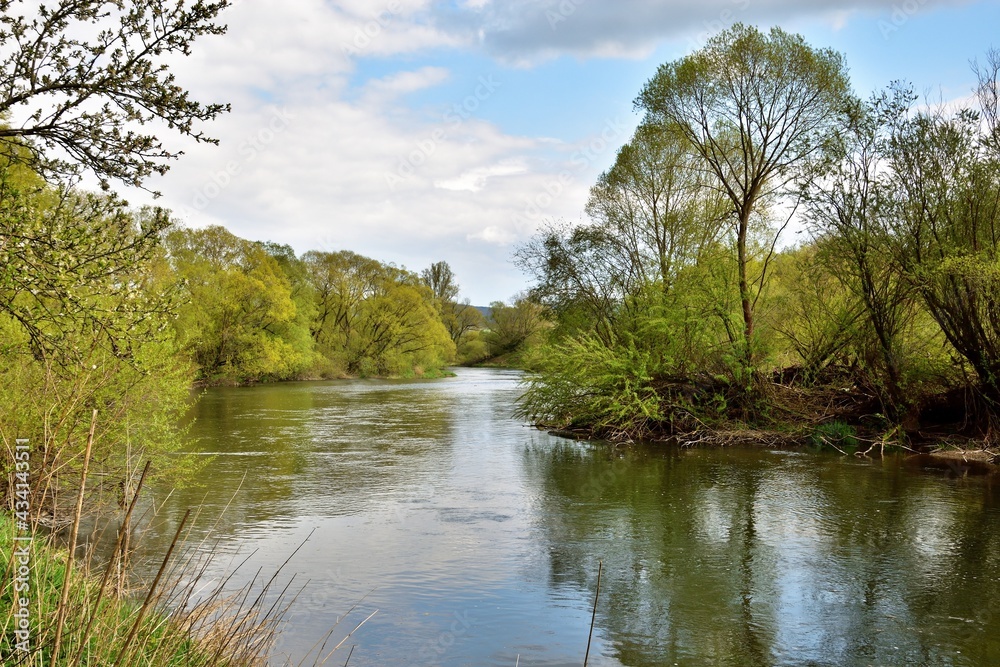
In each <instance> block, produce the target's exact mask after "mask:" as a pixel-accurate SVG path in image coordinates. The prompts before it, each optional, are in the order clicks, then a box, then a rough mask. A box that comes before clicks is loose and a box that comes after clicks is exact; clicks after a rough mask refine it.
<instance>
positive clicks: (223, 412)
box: [144, 370, 1000, 667]
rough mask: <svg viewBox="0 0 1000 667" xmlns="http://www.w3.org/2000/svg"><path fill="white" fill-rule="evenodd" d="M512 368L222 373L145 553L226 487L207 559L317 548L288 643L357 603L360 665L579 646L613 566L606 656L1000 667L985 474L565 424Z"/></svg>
mask: <svg viewBox="0 0 1000 667" xmlns="http://www.w3.org/2000/svg"><path fill="white" fill-rule="evenodd" d="M518 378H519V376H518V374H516V373H511V372H503V371H489V370H461V371H460V372H459V377H457V378H452V379H447V380H440V381H428V382H385V381H362V382H324V383H299V384H284V385H276V386H263V387H253V388H240V389H213V390H211V391H208V392H206V394H205V396H204V397H203V398H202V400H201V402H200V403H199V404H198V406H197V408H196V411H197V412H196V416H197V420H196V421H195V422H194V423H193V425H192V427H191V438H192V447H193V448H195V449H196V450H197V451H199V452H201V453H204V454H205V455H206V461H208V463H207V465H206V467H205V470H204V471H203V473H202V477H201V481H202V482H203V484H202V486H201V487H200V488H189V489H181V490H173V491H172V494H171V495H170V496H169V498H168V499H167V502H166V505H165V507H164V510H163V512H162V513H161V515H160V519H158V520H157V522H155V523H154V526H153V530H152V532H151V533H150V537H149V539H147V541H146V543H145V545H144V549H146V550H147V553H150V554H157V553H162V551H163V549H164V544H165V542H166V541H168V540H169V538H170V536H171V535H172V532H173V527H174V524H175V522H176V521H177V520H179V517H180V516H181V515H182V514H183V511H184V510H185V509H186V508H187V507H189V506H193V505H197V504H200V503H202V501H204V505H205V507H204V508H203V509H202V512H201V515H200V516H199V518H198V519H197V521H196V525H195V533H196V536H198V535H203V534H207V533H208V532H209V530H210V528H211V527H212V526H213V524H215V522H216V518H217V516H218V515H219V514H220V513H222V510H223V508H224V507H225V506H226V505H229V507H228V509H227V510H226V512H225V515H224V519H223V522H222V523H221V524H220V525H218V526H217V527H216V530H215V534H216V536H217V537H218V538H219V539H220V540H221V542H220V545H219V549H220V551H221V553H222V554H223V556H224V557H223V558H221V559H220V564H219V565H218V566H217V567H216V568H214V569H211V570H210V571H209V576H211V577H221V576H222V568H223V566H224V565H226V564H227V563H229V562H236V561H239V560H241V559H243V558H246V557H249V562H248V564H247V566H246V568H245V569H246V571H247V572H248V576H250V575H252V574H253V573H254V572H256V571H257V568H258V567H260V568H263V569H264V571H270V570H272V569H273V568H275V567H277V566H279V565H280V564H281V563H282V562H283V561H284V560H285V559H286V558H287V557H288V555H289V554H291V553H292V552H293V551H294V550H295V549H296V548H298V547H300V546H301V547H302V548H301V549H300V550H299V551H298V553H296V555H295V557H294V558H293V559H292V561H291V562H290V563H289V565H288V570H287V574H288V575H289V576H290V575H291V573H293V572H294V573H296V574H297V575H298V578H299V580H300V581H305V580H309V582H310V583H309V585H308V586H307V587H306V590H305V591H304V592H303V594H302V595H301V596H300V599H299V601H298V603H297V606H296V607H294V608H293V610H292V614H291V616H290V623H289V625H288V626H287V628H286V632H285V633H284V634H283V636H282V639H281V642H280V645H279V649H280V651H281V652H284V653H286V654H288V655H290V656H292V658H293V661H294V660H297V658H298V657H301V656H302V655H303V654H304V653H305V652H306V651H307V650H308V649H309V647H311V646H312V645H313V643H314V642H315V641H316V639H317V638H319V637H320V636H322V634H323V633H324V632H325V631H326V630H328V629H329V628H330V627H331V626H332V625H333V624H334V623H335V622H336V620H337V618H338V617H340V616H341V615H342V614H344V613H345V612H346V611H347V610H348V609H349V608H350V606H351V604H353V603H354V602H357V601H359V600H361V601H362V602H361V604H360V605H359V608H358V611H357V613H358V614H360V617H359V618H357V619H356V620H360V619H361V618H364V616H366V615H367V614H368V613H371V612H372V611H374V610H375V609H379V613H378V615H376V616H375V617H374V618H373V619H372V620H371V621H370V622H369V623H368V624H366V625H365V626H364V628H363V629H362V631H360V632H359V633H358V635H357V636H356V637H355V638H352V643H353V642H355V641H356V643H357V644H358V648H357V650H356V651H355V653H354V654H353V656H352V658H351V664H352V665H356V666H360V667H365V666H372V667H374V666H384V665H408V664H414V665H432V664H433V665H455V666H457V665H498V666H499V665H505V666H509V665H513V664H514V663H515V661H517V660H519V661H520V664H521V665H532V666H537V665H549V666H556V665H579V664H581V662H582V656H583V650H584V648H585V646H586V642H587V633H588V630H589V623H590V605H591V603H592V600H593V591H594V587H595V584H596V581H595V578H596V574H597V563H598V561H599V560H603V561H604V566H605V569H604V579H603V586H602V588H603V590H602V595H601V603H600V605H599V609H598V617H597V628H596V633H595V635H596V636H595V640H594V647H593V648H592V653H591V664H592V665H602V666H604V667H608V666H612V667H613V666H616V665H634V666H636V667H640V666H642V667H645V666H652V665H673V664H677V665H706V664H713V665H741V666H742V665H869V664H876V665H904V664H905V665H909V664H923V665H956V666H957V665H987V664H1000V616H998V615H997V613H996V611H997V607H996V605H995V603H994V601H995V600H997V599H1000V598H998V595H1000V562H998V558H1000V556H998V554H1000V543H998V540H1000V511H998V504H997V493H996V491H995V490H994V488H993V487H992V485H991V482H990V481H989V480H987V479H946V478H944V477H941V476H935V475H924V474H920V473H918V472H914V471H912V470H907V469H905V468H904V467H903V466H901V465H899V462H898V461H895V460H887V461H885V462H881V463H870V462H863V461H856V460H853V459H844V458H840V457H823V456H816V455H803V454H795V453H782V452H766V451H752V450H678V449H664V448H659V447H630V448H615V447H610V446H606V445H588V444H581V443H571V442H568V441H565V440H560V439H557V438H553V437H550V436H548V435H546V434H544V433H540V432H538V431H535V430H533V429H530V428H527V427H525V426H524V425H523V424H520V423H518V422H517V421H516V420H513V419H511V417H510V415H511V414H512V412H513V407H514V400H515V399H516V397H517V395H518V391H519V388H518V384H517V382H518ZM168 491H171V490H169V489H160V490H158V491H157V494H158V499H163V498H164V497H165V496H166V494H167V492H168ZM307 537H308V538H309V539H308V541H305V540H306V538H307ZM303 542H305V543H304V544H303ZM235 580H236V581H239V577H237V578H236V579H235ZM351 627H353V626H351ZM348 629H349V628H345V630H344V632H346V631H347V630H348ZM341 636H342V635H341ZM336 640H339V637H337V638H335V641H336ZM595 655H596V658H595ZM343 659H346V657H345V658H342V659H341V660H343ZM332 662H336V660H334V661H332Z"/></svg>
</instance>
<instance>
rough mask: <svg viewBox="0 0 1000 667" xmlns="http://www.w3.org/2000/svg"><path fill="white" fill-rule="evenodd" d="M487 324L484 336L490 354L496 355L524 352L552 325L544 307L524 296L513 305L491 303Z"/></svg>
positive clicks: (499, 302) (535, 343)
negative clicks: (547, 319) (546, 317)
mask: <svg viewBox="0 0 1000 667" xmlns="http://www.w3.org/2000/svg"><path fill="white" fill-rule="evenodd" d="M487 327H488V329H487V330H486V332H485V333H484V335H483V339H484V341H485V343H486V346H487V349H488V351H489V356H490V357H493V358H495V357H502V356H507V355H520V354H523V353H524V352H526V351H527V350H528V349H529V348H531V347H532V346H534V345H537V344H538V343H539V342H540V339H541V336H542V334H543V333H544V332H545V331H546V330H547V329H549V328H550V327H551V325H550V323H549V322H548V321H546V319H545V307H544V306H542V305H541V304H539V303H537V302H535V301H533V300H532V299H530V298H529V297H527V296H524V295H521V296H517V297H515V298H514V302H513V303H512V304H510V305H507V304H506V303H503V302H502V301H494V302H493V303H491V304H490V319H489V322H488V323H487Z"/></svg>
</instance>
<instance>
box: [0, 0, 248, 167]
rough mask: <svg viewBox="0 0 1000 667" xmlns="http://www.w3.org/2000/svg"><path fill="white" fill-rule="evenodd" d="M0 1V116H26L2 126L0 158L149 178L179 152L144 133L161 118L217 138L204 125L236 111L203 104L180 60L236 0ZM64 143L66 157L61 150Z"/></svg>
mask: <svg viewBox="0 0 1000 667" xmlns="http://www.w3.org/2000/svg"><path fill="white" fill-rule="evenodd" d="M11 4H12V3H11V2H3V3H0V10H2V11H0V47H2V52H3V54H4V55H3V59H2V64H0V90H2V91H3V93H2V94H0V117H6V116H7V114H8V113H9V112H10V111H11V110H12V109H14V108H17V109H19V116H20V117H21V118H23V119H24V122H23V123H18V124H17V125H12V126H9V127H8V126H3V127H0V157H2V158H4V159H5V160H11V161H15V162H22V163H26V164H28V165H30V166H31V167H32V168H33V169H35V170H38V171H40V172H41V173H44V174H46V176H49V175H55V176H73V175H76V174H78V173H79V171H80V168H81V167H82V168H85V169H89V170H90V171H91V172H93V173H94V174H95V175H97V177H98V178H100V179H101V182H102V184H104V185H105V187H107V182H108V180H109V179H113V180H118V181H123V182H125V183H127V184H129V185H141V183H142V182H143V180H144V179H145V178H146V177H148V176H149V175H150V174H154V173H157V174H162V173H164V172H165V171H166V170H167V168H168V167H167V164H166V162H167V161H168V160H171V159H174V158H176V157H177V156H178V155H180V153H179V152H176V151H170V150H168V149H166V148H164V146H163V144H162V143H161V141H160V139H158V138H157V137H156V136H154V135H152V134H148V133H144V132H143V131H142V130H143V129H144V126H146V125H148V124H150V123H153V124H161V125H162V126H163V127H168V128H169V129H170V130H171V131H174V132H177V133H179V134H182V135H186V136H188V137H191V138H193V139H194V140H195V141H201V142H209V143H217V142H216V140H214V139H211V138H209V137H207V136H205V135H204V134H203V133H202V131H201V130H200V129H198V127H197V126H196V123H199V122H202V121H209V120H212V119H214V118H216V117H217V116H218V115H220V114H221V113H223V112H225V111H228V109H229V106H228V105H223V104H207V105H206V104H201V103H199V102H197V101H195V100H193V99H191V96H190V94H189V93H188V91H186V90H184V88H182V87H181V86H180V85H178V83H177V81H176V80H175V77H174V74H173V73H172V70H171V68H172V67H173V65H174V64H175V63H174V58H176V57H177V56H179V55H188V54H189V53H190V48H191V44H192V43H193V42H194V41H195V40H196V39H197V38H198V37H201V36H203V35H219V34H222V33H224V32H225V26H223V25H220V24H217V23H215V22H214V21H215V19H216V17H217V16H218V14H219V12H220V11H222V10H223V9H224V8H225V7H227V6H228V5H229V4H230V3H228V2H226V1H225V0H222V1H220V2H204V1H202V0H196V1H195V2H190V1H189V0H181V1H179V2H173V3H170V4H169V5H165V4H164V3H160V2H145V1H143V2H134V3H131V4H130V5H129V6H128V9H127V10H126V9H124V8H123V6H122V5H121V3H117V2H110V1H109V0H52V1H47V2H43V3H39V4H38V5H36V7H37V10H36V11H31V10H30V9H27V8H26V7H25V6H24V5H22V4H21V3H18V4H17V5H16V7H17V9H14V8H12V7H11ZM54 148H55V149H60V150H61V152H62V154H63V155H64V156H66V157H62V156H59V155H58V154H53V153H55V151H52V149H54Z"/></svg>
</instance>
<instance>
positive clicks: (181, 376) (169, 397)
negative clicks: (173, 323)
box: [0, 168, 193, 519]
mask: <svg viewBox="0 0 1000 667" xmlns="http://www.w3.org/2000/svg"><path fill="white" fill-rule="evenodd" d="M0 178H3V181H2V183H3V190H2V191H0V202H3V204H6V205H5V206H0V248H2V249H3V250H2V251H0V252H2V253H3V254H4V258H5V260H6V262H5V263H4V264H3V266H2V268H0V439H2V440H3V443H4V445H5V447H4V449H3V451H4V452H5V453H6V454H5V455H4V456H2V457H0V470H2V472H3V473H4V474H5V479H11V478H10V477H6V473H8V472H9V471H10V469H11V467H12V465H13V462H12V461H11V460H10V452H12V451H13V443H14V441H15V439H19V438H21V439H27V440H28V441H29V445H30V446H31V448H32V451H33V452H34V454H33V464H32V473H33V475H32V487H33V488H32V492H33V498H34V506H35V509H36V511H38V512H48V513H50V514H51V515H52V516H53V517H54V518H56V519H59V518H60V511H61V509H65V507H63V506H60V505H57V498H59V497H62V498H63V499H64V503H65V499H66V498H68V497H71V494H67V493H65V491H66V490H67V489H71V488H72V486H73V485H74V484H75V483H76V473H75V471H76V470H78V469H79V467H80V465H81V463H82V461H81V458H82V452H83V450H84V447H85V443H86V440H87V433H88V430H89V427H90V423H91V418H92V414H93V412H94V411H95V410H96V411H97V421H96V429H95V437H94V446H93V455H92V463H91V468H92V470H93V471H95V474H94V477H93V478H94V479H95V480H100V483H99V484H95V487H94V493H93V496H94V497H93V498H92V500H94V502H96V503H97V504H99V505H100V504H104V505H111V506H115V505H117V504H118V503H119V502H121V500H122V498H123V497H126V498H127V497H128V489H129V488H130V486H131V484H133V483H134V481H135V478H136V476H137V471H138V469H140V468H141V467H142V465H143V463H144V462H145V460H147V459H152V460H153V462H154V470H155V472H156V474H162V475H170V474H175V473H176V474H178V475H180V473H183V472H184V471H185V470H188V469H190V468H191V467H192V465H193V461H192V460H190V459H187V458H185V457H176V456H173V452H174V451H175V450H176V449H177V448H178V446H179V444H180V439H179V437H178V432H177V428H176V425H177V423H178V420H179V418H180V415H181V414H182V413H183V411H184V410H185V409H186V407H187V404H188V401H189V395H188V390H189V387H190V383H191V379H192V373H191V369H190V367H189V365H187V364H186V363H185V362H184V361H183V360H182V359H181V358H180V357H179V356H178V354H177V348H176V346H175V345H174V343H173V340H172V336H171V332H170V330H169V324H170V317H171V315H172V313H173V311H174V307H175V305H174V303H175V302H174V299H173V298H172V294H171V293H170V292H169V290H167V291H164V290H161V289H158V286H157V285H156V284H155V283H156V281H155V279H154V273H155V272H154V266H155V264H156V261H157V260H156V257H157V254H158V252H159V242H160V236H159V232H160V231H161V230H162V229H163V226H164V225H165V224H166V223H165V216H164V215H163V214H162V213H161V212H158V211H141V212H139V213H134V212H130V211H128V210H127V209H126V208H125V207H124V205H123V204H122V203H121V202H118V201H117V200H115V199H113V198H108V197H94V196H89V195H83V194H80V193H76V192H65V191H60V190H56V189H54V188H49V187H47V186H44V185H41V184H40V183H38V181H37V180H35V181H34V182H32V181H31V180H30V179H25V178H24V177H23V174H20V173H18V170H17V169H16V168H11V169H9V170H7V171H6V172H5V173H0ZM178 481H180V479H178ZM9 492H10V490H9V489H8V488H6V486H5V488H4V498H3V502H4V503H5V504H6V503H8V502H9V501H10V496H9Z"/></svg>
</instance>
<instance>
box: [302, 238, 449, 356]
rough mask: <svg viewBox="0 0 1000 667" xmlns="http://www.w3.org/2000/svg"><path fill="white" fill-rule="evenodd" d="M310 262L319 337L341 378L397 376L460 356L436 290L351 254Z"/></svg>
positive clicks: (312, 257)
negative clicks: (433, 291) (445, 322)
mask: <svg viewBox="0 0 1000 667" xmlns="http://www.w3.org/2000/svg"><path fill="white" fill-rule="evenodd" d="M303 260H304V261H305V263H306V266H307V267H308V271H309V276H310V280H311V281H312V284H313V289H314V293H315V295H316V313H317V316H316V320H315V323H314V325H313V336H314V337H315V339H316V342H317V344H318V345H319V350H320V352H321V353H322V354H324V355H325V356H326V357H327V358H328V359H330V360H331V361H333V362H334V363H335V365H340V366H341V370H342V371H344V372H347V373H351V374H362V375H373V374H379V375H397V374H400V373H403V372H407V371H411V370H414V369H415V368H416V367H418V366H419V367H421V368H423V369H428V368H431V367H440V366H442V365H444V364H445V363H447V362H449V361H451V359H452V358H453V357H454V354H455V345H454V343H452V341H451V339H450V337H449V335H448V331H447V329H445V326H444V324H442V322H441V315H440V311H439V309H438V306H437V304H436V303H435V299H434V297H433V295H432V293H431V288H430V287H428V286H427V285H426V284H424V282H423V281H422V280H421V279H420V277H419V276H417V275H416V274H414V273H411V272H409V271H406V270H405V269H401V268H398V267H395V266H392V265H387V264H382V263H381V262H378V261H376V260H373V259H369V258H367V257H363V256H361V255H358V254H356V253H353V252H349V251H341V252H334V253H329V252H319V251H312V252H308V253H306V254H305V255H304V256H303Z"/></svg>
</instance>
